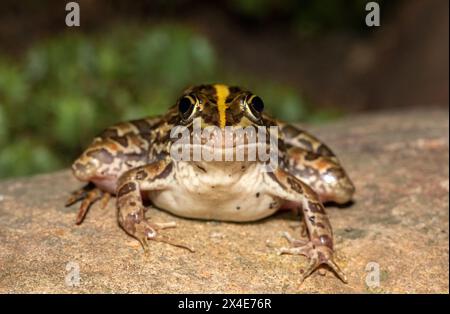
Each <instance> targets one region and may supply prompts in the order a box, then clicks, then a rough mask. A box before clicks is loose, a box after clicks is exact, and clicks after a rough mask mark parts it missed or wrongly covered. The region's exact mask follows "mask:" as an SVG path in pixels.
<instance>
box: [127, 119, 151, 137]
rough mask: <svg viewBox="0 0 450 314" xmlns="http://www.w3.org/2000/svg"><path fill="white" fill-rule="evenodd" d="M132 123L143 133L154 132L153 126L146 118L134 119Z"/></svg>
mask: <svg viewBox="0 0 450 314" xmlns="http://www.w3.org/2000/svg"><path fill="white" fill-rule="evenodd" d="M131 124H133V125H134V126H135V127H136V128H137V129H138V130H139V132H140V133H141V134H146V133H147V134H148V133H151V132H152V127H151V126H150V125H149V124H148V123H147V121H145V120H142V119H141V120H134V121H131Z"/></svg>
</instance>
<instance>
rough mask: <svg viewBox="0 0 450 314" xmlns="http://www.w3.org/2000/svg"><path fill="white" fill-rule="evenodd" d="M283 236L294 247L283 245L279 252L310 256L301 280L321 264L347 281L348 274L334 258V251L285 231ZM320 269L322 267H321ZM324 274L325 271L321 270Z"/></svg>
mask: <svg viewBox="0 0 450 314" xmlns="http://www.w3.org/2000/svg"><path fill="white" fill-rule="evenodd" d="M283 236H284V237H285V238H286V239H287V240H288V241H289V242H290V243H291V244H292V247H282V248H280V249H278V254H279V255H281V254H293V255H304V256H306V257H308V258H309V264H308V267H307V268H306V271H304V272H303V274H302V277H301V279H300V280H301V282H303V281H304V280H305V279H306V278H307V277H309V276H310V275H311V274H312V273H313V272H314V271H315V270H318V269H319V267H320V266H322V265H327V266H328V267H330V268H331V269H332V270H333V272H334V273H335V274H336V275H337V276H338V277H339V279H341V280H342V281H343V282H344V283H347V276H345V274H344V272H343V271H342V270H341V269H340V268H339V266H338V265H337V264H336V263H335V262H334V260H333V251H332V250H331V249H330V248H329V247H327V246H324V245H320V246H317V245H314V244H313V243H312V242H311V241H307V240H297V239H294V238H292V237H291V236H290V235H289V233H287V232H285V233H284V234H283ZM319 270H320V269H319ZM320 273H321V274H323V272H320Z"/></svg>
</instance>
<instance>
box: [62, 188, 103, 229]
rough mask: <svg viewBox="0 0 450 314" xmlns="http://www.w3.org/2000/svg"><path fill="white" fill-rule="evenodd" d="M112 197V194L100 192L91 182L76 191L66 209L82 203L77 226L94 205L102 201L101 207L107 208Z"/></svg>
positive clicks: (67, 202) (68, 201)
mask: <svg viewBox="0 0 450 314" xmlns="http://www.w3.org/2000/svg"><path fill="white" fill-rule="evenodd" d="M110 197H111V194H110V193H107V192H104V191H102V190H100V189H99V188H97V187H96V186H95V184H93V183H92V182H89V183H88V184H86V185H85V186H84V187H82V188H81V189H79V190H76V191H75V192H73V193H72V195H71V196H70V197H69V199H68V200H67V201H66V207H68V206H71V205H73V204H75V203H77V202H79V201H82V202H81V205H80V209H79V210H78V214H77V219H76V224H77V225H79V224H81V223H82V222H83V220H84V217H86V213H87V212H88V210H89V208H90V207H91V206H92V204H94V203H95V202H97V201H98V200H100V205H101V207H102V208H105V207H106V205H108V201H109V199H110Z"/></svg>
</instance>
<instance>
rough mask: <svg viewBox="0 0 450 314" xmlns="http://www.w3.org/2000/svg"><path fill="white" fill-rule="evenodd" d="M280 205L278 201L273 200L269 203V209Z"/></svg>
mask: <svg viewBox="0 0 450 314" xmlns="http://www.w3.org/2000/svg"><path fill="white" fill-rule="evenodd" d="M277 205H278V202H272V203H270V204H269V209H273V208H275V207H276V206H277Z"/></svg>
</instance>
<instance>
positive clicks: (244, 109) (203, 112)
mask: <svg viewBox="0 0 450 314" xmlns="http://www.w3.org/2000/svg"><path fill="white" fill-rule="evenodd" d="M177 107H178V113H179V124H181V125H185V126H189V125H191V124H192V123H193V121H194V119H196V118H199V119H200V122H201V126H202V128H206V127H208V126H216V127H219V128H221V129H224V128H225V127H226V126H233V127H238V126H240V127H247V126H249V125H254V126H256V125H263V121H262V112H263V110H264V103H263V101H262V99H261V98H260V97H258V96H256V95H254V94H253V93H251V92H250V91H247V90H243V89H241V88H239V87H229V86H226V85H222V84H214V85H199V86H193V87H190V88H188V89H186V90H185V91H184V92H183V94H182V95H181V97H180V98H179V99H178V102H177Z"/></svg>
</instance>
